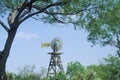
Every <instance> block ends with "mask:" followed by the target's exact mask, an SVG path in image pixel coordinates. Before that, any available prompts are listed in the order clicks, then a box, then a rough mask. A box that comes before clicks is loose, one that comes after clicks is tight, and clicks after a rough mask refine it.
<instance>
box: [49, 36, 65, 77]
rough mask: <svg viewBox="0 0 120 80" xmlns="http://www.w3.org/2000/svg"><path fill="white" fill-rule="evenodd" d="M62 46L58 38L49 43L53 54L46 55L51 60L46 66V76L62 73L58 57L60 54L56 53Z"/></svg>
mask: <svg viewBox="0 0 120 80" xmlns="http://www.w3.org/2000/svg"><path fill="white" fill-rule="evenodd" d="M47 45H48V44H47ZM62 45H63V43H62V41H61V40H60V38H54V39H53V40H52V41H51V43H50V46H51V48H52V50H53V52H50V53H48V54H49V55H50V56H51V58H50V62H49V66H48V72H47V76H52V75H56V73H57V72H59V71H62V72H64V70H63V66H62V61H61V57H60V55H61V54H62V53H61V52H58V51H59V50H60V49H61V48H62Z"/></svg>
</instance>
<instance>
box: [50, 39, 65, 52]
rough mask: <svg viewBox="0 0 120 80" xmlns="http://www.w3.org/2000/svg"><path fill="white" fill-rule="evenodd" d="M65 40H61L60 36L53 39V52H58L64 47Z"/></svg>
mask: <svg viewBox="0 0 120 80" xmlns="http://www.w3.org/2000/svg"><path fill="white" fill-rule="evenodd" d="M62 45H63V42H62V41H61V39H60V38H54V39H53V40H52V41H51V48H52V50H53V52H58V51H59V50H60V49H61V48H62Z"/></svg>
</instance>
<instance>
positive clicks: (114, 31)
mask: <svg viewBox="0 0 120 80" xmlns="http://www.w3.org/2000/svg"><path fill="white" fill-rule="evenodd" d="M97 1H99V4H98V6H99V8H97V10H96V12H94V14H92V15H91V13H89V12H88V13H89V14H87V15H86V16H88V17H87V19H86V22H85V25H86V26H84V28H85V29H86V30H87V31H88V33H89V35H88V41H90V42H92V43H93V45H96V44H100V45H101V46H106V45H109V46H113V47H116V48H117V49H118V51H117V54H118V56H119V57H120V15H119V14H120V1H119V0H109V1H108V0H97Z"/></svg>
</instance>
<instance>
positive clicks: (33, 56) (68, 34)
mask: <svg viewBox="0 0 120 80" xmlns="http://www.w3.org/2000/svg"><path fill="white" fill-rule="evenodd" d="M2 20H3V21H4V22H5V23H6V20H4V19H3V18H2ZM87 35H88V33H87V32H85V30H81V29H77V30H74V27H73V25H70V24H66V25H61V24H54V25H51V24H49V23H46V24H44V23H43V22H41V21H36V20H33V19H29V20H27V21H25V22H24V23H22V24H21V25H20V27H19V29H18V31H17V34H16V37H15V39H14V42H13V45H12V48H11V51H10V55H9V58H8V60H7V64H6V69H7V71H10V72H15V73H17V72H18V68H22V67H24V66H25V65H35V66H36V69H37V70H39V69H40V68H41V67H44V68H48V64H49V61H50V55H49V54H47V53H49V52H52V49H51V48H50V47H49V48H41V47H40V46H41V43H42V42H51V40H52V39H53V38H55V37H59V38H61V40H62V41H63V47H62V49H61V50H60V51H59V52H62V53H63V54H62V55H61V60H62V63H63V67H64V68H66V66H67V63H69V62H71V61H74V62H75V61H79V62H80V63H81V64H82V65H84V66H88V65H92V64H99V63H100V62H99V60H101V59H102V58H104V57H107V55H109V54H113V55H114V54H115V52H116V48H114V47H110V46H106V47H100V45H96V46H94V47H91V43H89V42H88V41H87ZM6 36H7V33H6V32H5V31H4V29H3V28H2V27H0V50H2V49H3V45H4V43H5V40H6Z"/></svg>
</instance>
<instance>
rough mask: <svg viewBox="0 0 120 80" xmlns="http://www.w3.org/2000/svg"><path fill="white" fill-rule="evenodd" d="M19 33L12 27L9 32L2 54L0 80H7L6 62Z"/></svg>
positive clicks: (0, 53) (0, 57) (0, 58)
mask: <svg viewBox="0 0 120 80" xmlns="http://www.w3.org/2000/svg"><path fill="white" fill-rule="evenodd" d="M16 31H17V27H13V26H12V27H11V29H10V30H9V32H8V37H7V40H6V43H5V46H4V49H3V51H2V52H0V80H7V77H6V62H7V59H8V56H9V54H10V49H11V46H12V43H13V40H14V37H15V34H16Z"/></svg>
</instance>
